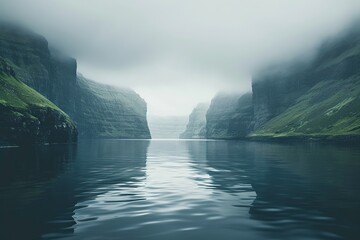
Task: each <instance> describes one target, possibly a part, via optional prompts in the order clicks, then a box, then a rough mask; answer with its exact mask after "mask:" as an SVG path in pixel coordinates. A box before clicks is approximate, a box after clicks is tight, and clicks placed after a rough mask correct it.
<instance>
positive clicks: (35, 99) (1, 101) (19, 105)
mask: <svg viewBox="0 0 360 240" xmlns="http://www.w3.org/2000/svg"><path fill="white" fill-rule="evenodd" d="M0 105H2V106H4V107H8V108H11V109H13V111H12V112H13V116H14V117H16V116H20V115H22V114H24V113H25V112H27V110H28V109H29V108H33V107H39V108H50V109H53V110H56V111H59V112H61V113H62V114H63V115H64V116H66V121H67V122H69V123H71V124H73V123H72V121H71V119H70V118H69V116H68V115H66V114H65V113H64V112H63V111H62V110H60V109H59V108H58V107H57V106H56V105H55V104H53V103H52V102H50V101H49V100H48V99H46V98H45V97H44V96H42V95H41V94H40V93H38V92H37V91H35V90H34V89H32V88H30V87H29V86H27V85H26V84H24V83H23V82H21V81H19V80H17V79H16V78H14V77H12V76H9V75H6V74H4V73H1V72H0ZM27 115H28V114H27Z"/></svg>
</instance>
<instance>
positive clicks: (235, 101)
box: [206, 93, 253, 139]
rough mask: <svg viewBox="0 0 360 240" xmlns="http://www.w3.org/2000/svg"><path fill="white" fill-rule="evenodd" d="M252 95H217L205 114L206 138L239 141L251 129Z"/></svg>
mask: <svg viewBox="0 0 360 240" xmlns="http://www.w3.org/2000/svg"><path fill="white" fill-rule="evenodd" d="M252 118H253V105H252V94H251V93H247V94H244V95H239V94H219V95H217V96H216V97H215V98H213V100H212V101H211V104H210V107H209V110H208V111H207V113H206V137H207V138H213V139H239V138H244V137H246V136H247V134H248V133H250V131H251V130H252V129H253V126H252Z"/></svg>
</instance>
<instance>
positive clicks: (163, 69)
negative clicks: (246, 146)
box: [0, 0, 360, 116]
mask: <svg viewBox="0 0 360 240" xmlns="http://www.w3.org/2000/svg"><path fill="white" fill-rule="evenodd" d="M359 13H360V1H359V0H342V1H339V0H298V1H289V0H272V1H270V0H262V1H261V0H258V1H255V0H251V1H250V0H248V1H245V0H237V1H235V0H219V1H215V0H207V1H205V0H203V1H200V0H167V1H165V0H123V1H116V0H76V1H74V0H51V1H49V0H23V1H20V0H0V15H1V19H2V20H7V21H14V22H18V23H21V24H24V25H26V26H28V27H30V28H31V29H33V30H34V31H36V32H38V33H40V34H42V35H44V36H45V37H46V38H47V39H48V40H49V42H50V44H51V45H53V46H55V47H56V48H59V49H60V50H62V51H64V52H66V53H67V54H68V55H70V56H73V57H75V58H77V60H78V71H79V72H81V73H82V74H83V75H84V76H86V77H88V78H91V79H93V80H96V81H98V82H103V83H110V84H113V85H118V86H127V87H131V88H133V89H134V90H136V91H137V92H138V93H139V94H140V95H141V96H142V97H143V98H144V99H145V100H146V101H147V102H148V107H149V114H150V115H172V116H174V115H187V114H189V113H190V112H191V110H192V108H193V107H194V106H195V105H196V104H197V103H198V102H209V101H210V100H211V98H212V97H213V96H214V95H215V94H216V92H218V91H224V90H229V89H231V90H236V91H239V92H246V91H249V90H250V87H251V75H252V73H253V72H254V71H256V69H258V68H261V67H263V66H266V65H267V64H270V63H274V62H282V61H288V60H291V59H294V58H299V59H302V58H308V57H311V55H312V54H313V53H314V52H316V49H317V47H318V46H319V45H320V44H321V42H322V41H323V40H324V39H326V38H328V37H331V36H334V35H336V34H338V33H339V32H341V31H342V30H343V29H344V28H346V27H347V26H348V25H349V24H351V23H352V22H353V21H354V20H355V19H357V17H358V16H359Z"/></svg>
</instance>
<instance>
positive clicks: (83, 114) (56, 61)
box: [0, 23, 150, 138]
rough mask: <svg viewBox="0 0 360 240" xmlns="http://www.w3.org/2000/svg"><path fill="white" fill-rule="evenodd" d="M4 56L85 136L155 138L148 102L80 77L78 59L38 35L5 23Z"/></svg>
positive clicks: (1, 30)
mask: <svg viewBox="0 0 360 240" xmlns="http://www.w3.org/2000/svg"><path fill="white" fill-rule="evenodd" d="M0 56H2V57H3V58H5V59H7V61H8V62H9V63H11V65H12V66H13V69H14V72H15V73H16V76H17V78H18V79H19V80H21V81H23V82H24V83H26V84H27V85H28V86H30V87H31V88H33V89H35V90H36V91H38V92H39V93H41V94H42V95H43V96H45V97H46V98H48V99H49V100H50V101H52V102H53V103H54V104H55V105H57V106H58V107H59V108H61V109H62V110H63V111H64V112H66V113H67V114H68V115H69V116H70V117H71V118H72V119H73V120H74V121H75V123H76V125H77V126H78V130H79V137H93V138H96V137H106V138H150V132H149V129H148V126H147V120H146V103H145V102H144V100H143V99H141V98H140V97H139V96H138V95H137V94H136V93H135V92H134V91H132V90H128V89H120V88H113V87H110V86H107V85H103V84H98V83H95V82H93V81H88V80H86V79H85V78H83V77H81V76H80V77H78V76H77V63H76V60H75V59H73V58H70V57H67V56H64V55H63V54H61V53H59V52H57V51H55V50H51V51H50V49H49V46H48V42H47V41H46V39H45V38H44V37H42V36H40V35H38V34H35V33H33V32H30V31H28V30H27V29H23V28H21V27H18V26H12V25H9V24H4V23H2V24H0Z"/></svg>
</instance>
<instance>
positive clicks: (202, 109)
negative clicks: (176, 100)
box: [180, 103, 209, 139]
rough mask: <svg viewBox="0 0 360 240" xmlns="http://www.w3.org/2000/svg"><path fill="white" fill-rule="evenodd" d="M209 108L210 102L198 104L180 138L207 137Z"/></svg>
mask: <svg viewBox="0 0 360 240" xmlns="http://www.w3.org/2000/svg"><path fill="white" fill-rule="evenodd" d="M208 109H209V104H208V103H200V104H198V105H197V106H196V107H195V108H194V110H193V111H192V112H191V114H190V116H189V121H188V124H187V125H186V129H185V131H184V132H183V133H181V134H180V138H184V139H190V138H206V112H207V110H208Z"/></svg>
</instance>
